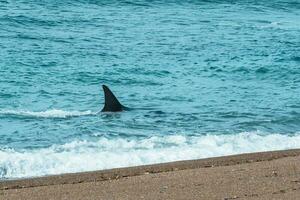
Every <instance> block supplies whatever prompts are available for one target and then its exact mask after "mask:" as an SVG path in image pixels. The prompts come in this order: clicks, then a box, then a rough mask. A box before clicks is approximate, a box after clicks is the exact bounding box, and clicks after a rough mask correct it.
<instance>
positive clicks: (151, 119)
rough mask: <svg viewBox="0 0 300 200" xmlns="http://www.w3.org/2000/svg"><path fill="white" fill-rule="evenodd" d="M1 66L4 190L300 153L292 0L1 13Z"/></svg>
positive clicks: (110, 4)
mask: <svg viewBox="0 0 300 200" xmlns="http://www.w3.org/2000/svg"><path fill="white" fill-rule="evenodd" d="M0 55H1V56H0V74H1V76H0V179H6V178H20V177H30V176H42V175H49V174H59V173H67V172H78V171H89V170H98V169H107V168H114V167H124V166H132V165H141V164H149V163H158V162H168V161H174V160H182V159H197V158H204V157H212V156H220V155H229V154H236V153H244V152H254V151H266V150H274V149H288V148H300V97H299V93H300V89H299V88H300V2H299V1H297V0H295V1H293V0H290V1H289V0H285V1H284V0H282V1H279V0H274V1H272V2H271V3H270V2H269V1H259V2H257V1H243V0H240V1H232V2H231V3H227V1H196V0H195V1H176V0H174V1H171V0H170V1H164V2H163V3H162V2H160V1H142V0H140V1H137V0H136V1H104V0H103V1H101V0H98V1H97V0H94V1H92V0H82V1H71V0H68V1H62V2H57V1H51V0H50V1H33V0H32V1H17V2H15V1H10V0H9V1H0ZM102 84H106V85H108V86H109V87H110V88H111V90H112V91H113V92H114V93H115V94H116V96H117V97H118V98H119V100H120V101H121V102H122V104H124V105H125V106H128V107H130V108H133V109H132V110H130V111H126V112H122V113H113V114H112V113H98V112H99V111H100V110H101V109H102V107H103V101H104V99H103V93H102V89H101V85H102Z"/></svg>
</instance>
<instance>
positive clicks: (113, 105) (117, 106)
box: [101, 85, 125, 112]
mask: <svg viewBox="0 0 300 200" xmlns="http://www.w3.org/2000/svg"><path fill="white" fill-rule="evenodd" d="M102 88H103V91H104V99H105V103H104V107H103V109H102V110H101V112H120V111H123V110H124V108H125V107H124V106H123V105H122V104H121V103H120V102H119V100H118V99H117V98H116V96H115V95H114V94H113V93H112V91H110V89H109V88H108V87H107V86H106V85H102Z"/></svg>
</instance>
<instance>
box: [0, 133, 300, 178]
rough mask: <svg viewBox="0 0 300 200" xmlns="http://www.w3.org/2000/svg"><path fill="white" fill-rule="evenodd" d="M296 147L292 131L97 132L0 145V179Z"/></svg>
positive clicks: (297, 139)
mask: <svg viewBox="0 0 300 200" xmlns="http://www.w3.org/2000/svg"><path fill="white" fill-rule="evenodd" d="M290 148H300V133H297V134H293V135H282V134H264V133H261V132H244V133H239V134H234V135H203V136H184V135H171V136H152V137H149V138H140V139H137V138H135V139H129V138H127V139H124V138H120V137H115V138H105V137H101V138H99V139H98V140H97V141H86V140H77V141H73V142H70V143H66V144H64V145H53V146H51V147H49V148H44V149H36V150H23V151H20V150H18V151H17V150H14V149H4V148H2V149H0V158H1V159H0V179H7V178H23V177H34V176H43V175H50V174H61V173H71V172H82V171H92V170H101V169H110V168H117V167H127V166H136V165H144V164H153V163H163V162H170V161H177V160H189V159H199V158H207V157H215V156H223V155H232V154H239V153H249V152H258V151H269V150H281V149H290Z"/></svg>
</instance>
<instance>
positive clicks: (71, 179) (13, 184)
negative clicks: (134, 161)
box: [0, 149, 300, 191]
mask: <svg viewBox="0 0 300 200" xmlns="http://www.w3.org/2000/svg"><path fill="white" fill-rule="evenodd" d="M295 156H300V149H289V150H278V151H266V152H256V153H245V154H237V155H229V156H221V157H212V158H204V159H197V160H183V161H175V162H168V163H159V164H150V165H141V166H134V167H124V168H114V169H106V170H97V171H88V172H78V173H66V174H59V175H49V176H42V177H33V178H20V179H13V180H0V191H1V190H10V189H19V188H30V187H40V186H51V185H63V184H77V183H87V182H99V181H107V180H115V179H121V178H126V177H134V176H140V175H145V174H156V173H164V172H171V171H180V170H188V169H198V168H213V167H221V166H234V165H240V164H246V163H257V162H263V161H271V160H276V159H280V158H284V157H295Z"/></svg>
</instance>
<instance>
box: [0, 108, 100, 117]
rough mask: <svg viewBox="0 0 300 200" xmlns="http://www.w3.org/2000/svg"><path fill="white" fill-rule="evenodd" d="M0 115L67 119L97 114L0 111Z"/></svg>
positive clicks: (59, 111) (53, 111)
mask: <svg viewBox="0 0 300 200" xmlns="http://www.w3.org/2000/svg"><path fill="white" fill-rule="evenodd" d="M0 114H4V115H17V116H28V117H43V118H66V117H77V116H83V115H91V114H95V113H93V112H92V111H90V110H88V111H64V110H57V109H52V110H46V111H40V112H33V111H25V110H0Z"/></svg>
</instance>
